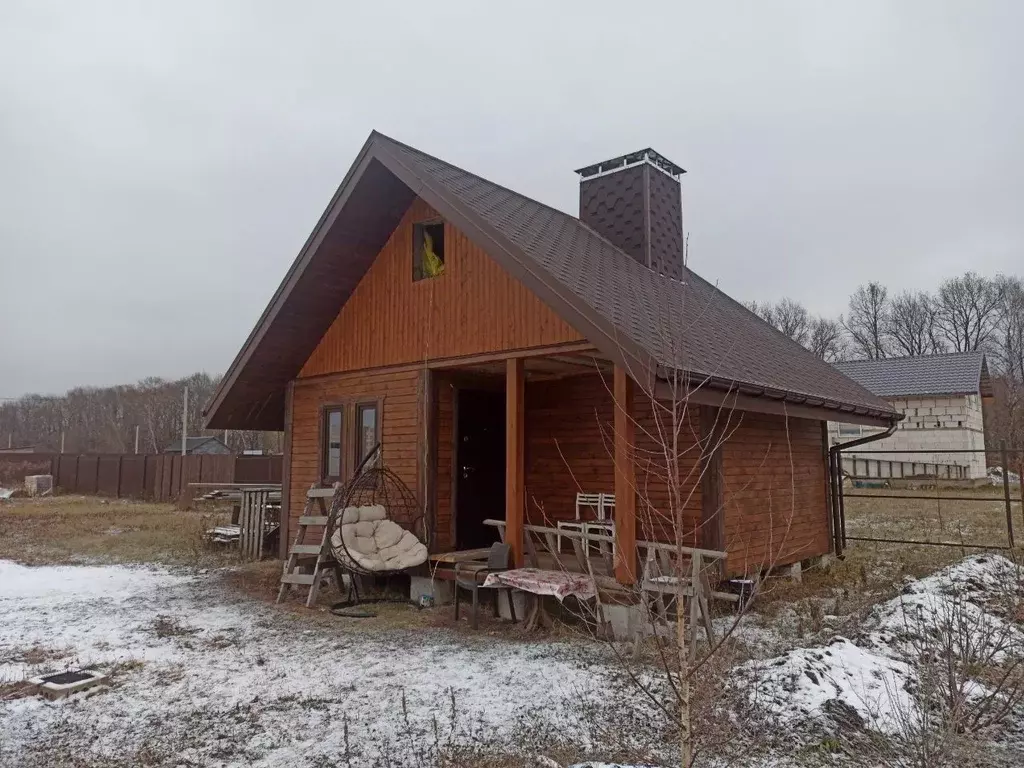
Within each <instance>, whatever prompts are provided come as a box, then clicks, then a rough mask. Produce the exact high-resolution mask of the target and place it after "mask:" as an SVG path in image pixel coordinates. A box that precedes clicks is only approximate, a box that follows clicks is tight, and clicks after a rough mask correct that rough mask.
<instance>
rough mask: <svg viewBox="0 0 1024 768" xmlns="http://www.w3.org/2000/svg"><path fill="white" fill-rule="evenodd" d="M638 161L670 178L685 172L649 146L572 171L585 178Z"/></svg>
mask: <svg viewBox="0 0 1024 768" xmlns="http://www.w3.org/2000/svg"><path fill="white" fill-rule="evenodd" d="M640 163H650V164H651V165H653V166H654V167H655V168H657V169H658V170H659V171H663V172H665V173H667V174H668V175H669V176H671V177H672V178H678V177H679V176H681V175H682V174H684V173H686V171H685V170H684V169H683V168H681V167H680V166H678V165H676V164H675V163H673V162H672V161H671V160H669V159H668V158H667V157H665V156H664V155H660V154H658V153H657V152H655V151H654V150H653V149H651V148H650V147H648V148H647V149H641V150H638V151H636V152H630V153H629V154H628V155H620V156H619V157H613V158H612V159H611V160H602V161H601V162H600V163H594V164H593V165H587V166H584V167H583V168H577V169H576V170H575V171H574V173H578V174H579V175H580V176H581V177H582V178H584V179H586V178H589V177H591V176H597V175H599V174H604V173H613V172H614V171H621V170H622V169H624V168H630V167H632V166H634V165H639V164H640Z"/></svg>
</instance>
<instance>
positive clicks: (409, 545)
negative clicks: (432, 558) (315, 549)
mask: <svg viewBox="0 0 1024 768" xmlns="http://www.w3.org/2000/svg"><path fill="white" fill-rule="evenodd" d="M331 546H332V547H333V548H334V555H335V557H337V558H338V560H339V561H340V562H341V563H342V565H355V566H358V567H359V568H361V569H362V570H364V571H400V570H404V569H406V568H414V567H415V566H417V565H421V564H422V563H425V562H426V561H427V548H426V547H425V546H424V545H423V543H422V542H421V541H420V540H419V539H417V538H416V537H415V536H414V535H413V534H412V533H410V532H409V531H407V530H405V529H404V528H403V527H402V526H400V525H399V524H398V523H396V522H394V521H392V520H388V519H387V510H385V509H384V507H382V506H380V505H379V504H376V505H373V506H365V507H347V508H346V509H345V511H344V512H342V515H341V525H340V526H338V528H337V530H335V531H334V534H333V535H332V536H331Z"/></svg>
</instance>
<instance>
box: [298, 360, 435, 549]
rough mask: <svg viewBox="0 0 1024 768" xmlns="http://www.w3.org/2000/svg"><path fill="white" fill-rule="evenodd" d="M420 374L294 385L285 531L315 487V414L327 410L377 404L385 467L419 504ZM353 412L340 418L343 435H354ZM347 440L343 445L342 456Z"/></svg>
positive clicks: (350, 377)
mask: <svg viewBox="0 0 1024 768" xmlns="http://www.w3.org/2000/svg"><path fill="white" fill-rule="evenodd" d="M421 376H422V374H421V372H420V371H402V372H388V371H378V372H371V373H349V374H339V375H337V376H325V377H321V378H317V379H312V380H309V381H302V380H301V379H300V380H299V381H297V382H296V383H295V389H294V392H293V394H292V440H291V444H292V455H291V463H290V469H291V477H290V497H289V510H288V511H289V517H290V523H291V525H290V530H291V531H294V530H295V527H294V526H295V524H296V523H295V520H296V518H298V517H299V515H301V514H302V509H303V507H304V506H305V503H306V491H308V490H309V487H310V485H312V484H314V483H319V482H320V410H321V408H322V406H324V405H326V404H336V403H348V404H350V406H351V405H354V403H355V402H356V401H357V400H370V399H380V400H381V413H380V419H381V451H382V452H383V456H384V462H385V464H387V466H388V467H390V468H391V469H392V470H394V471H395V473H396V474H397V475H398V476H399V477H400V478H401V479H402V480H403V482H405V483H406V484H407V485H408V486H409V488H410V489H411V490H412V491H413V492H414V493H415V494H416V496H417V498H418V499H420V502H421V503H422V498H421V495H422V494H421V491H420V488H419V487H418V486H419V481H420V473H419V472H418V468H419V455H420V451H421V448H422V443H421V440H422V439H423V430H422V423H423V419H422V417H423V414H422V410H423V409H422V408H421V407H420V387H421V385H422V381H421ZM354 426H355V425H354V408H353V407H349V408H348V409H347V410H346V413H345V422H344V428H345V430H346V434H347V435H350V436H351V434H352V430H353V429H354ZM352 444H353V443H352V442H351V437H349V439H347V440H346V441H345V443H344V445H345V450H346V451H347V450H348V448H349V446H351V445H352Z"/></svg>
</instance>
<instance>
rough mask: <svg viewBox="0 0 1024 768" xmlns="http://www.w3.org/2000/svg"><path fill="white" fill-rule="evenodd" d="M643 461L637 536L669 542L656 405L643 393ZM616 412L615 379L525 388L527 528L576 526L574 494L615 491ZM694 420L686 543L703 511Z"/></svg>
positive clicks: (688, 448) (684, 464)
mask: <svg viewBox="0 0 1024 768" xmlns="http://www.w3.org/2000/svg"><path fill="white" fill-rule="evenodd" d="M633 408H634V411H633V413H634V418H635V419H636V422H637V427H636V460H637V489H638V492H639V500H638V503H637V517H638V519H637V538H638V539H648V538H651V537H654V538H655V539H657V540H668V538H669V535H670V534H669V532H670V530H671V527H670V525H669V521H670V520H671V518H672V513H671V510H670V505H669V494H668V484H667V482H666V477H667V472H666V471H665V458H664V453H663V452H662V451H661V450H659V449H658V447H657V445H658V440H657V438H656V436H657V434H658V430H657V428H656V425H655V421H654V409H653V407H652V405H651V402H650V400H649V399H648V398H647V397H646V395H644V394H643V393H642V392H640V391H638V392H637V393H636V395H635V400H634V405H633ZM613 419H614V411H613V398H612V394H611V377H610V375H609V376H608V377H607V381H604V380H602V378H601V376H599V375H592V376H576V377H572V378H567V379H559V380H555V381H540V382H528V383H527V385H526V506H527V522H528V523H531V524H535V525H540V524H544V523H550V522H552V521H557V520H572V519H574V518H575V515H576V504H575V502H576V494H577V493H578V492H585V493H599V492H605V493H612V492H613V491H614V489H615V462H614V458H613V453H612V451H613V444H612V441H613V437H614V427H613ZM696 424H697V421H696V414H695V413H694V414H693V418H691V419H689V421H688V426H687V428H686V429H684V434H683V436H682V440H681V448H680V450H681V451H683V455H682V457H681V460H680V462H679V476H680V480H681V483H682V498H683V501H684V503H685V512H684V519H685V523H684V525H685V526H686V530H687V537H688V538H689V539H691V540H692V539H693V536H694V535H695V534H694V529H695V528H696V526H697V525H698V524H699V520H700V513H701V507H700V504H701V498H700V481H699V471H698V470H697V469H696V462H697V459H698V452H697V449H696V446H695V444H694V443H692V442H690V441H691V440H692V438H693V434H695V433H694V432H693V431H692V429H693V428H695V427H696Z"/></svg>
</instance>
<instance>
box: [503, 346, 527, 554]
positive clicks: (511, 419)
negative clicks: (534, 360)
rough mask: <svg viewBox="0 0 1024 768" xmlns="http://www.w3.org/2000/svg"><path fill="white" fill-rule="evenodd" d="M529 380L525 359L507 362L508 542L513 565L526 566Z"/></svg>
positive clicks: (506, 507)
mask: <svg viewBox="0 0 1024 768" xmlns="http://www.w3.org/2000/svg"><path fill="white" fill-rule="evenodd" d="M525 392H526V378H525V374H524V369H523V358H521V357H517V358H509V359H508V360H506V361H505V541H506V542H507V543H508V544H509V545H510V546H511V547H512V558H513V562H514V563H515V565H516V566H517V567H521V566H522V565H523V515H524V509H525V507H526V471H525V469H526V459H525V445H526V439H525V417H524V413H525V410H524V407H523V399H524V396H525Z"/></svg>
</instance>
